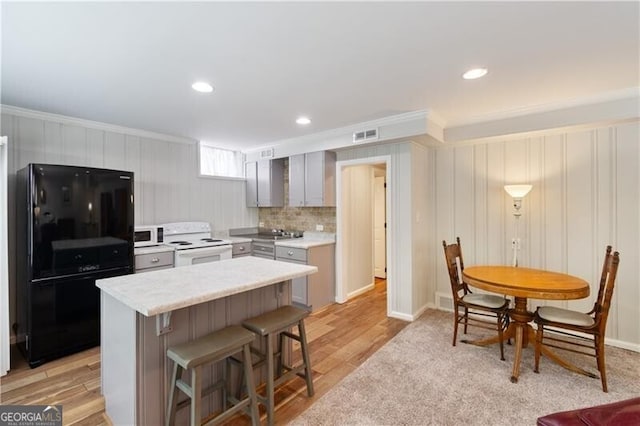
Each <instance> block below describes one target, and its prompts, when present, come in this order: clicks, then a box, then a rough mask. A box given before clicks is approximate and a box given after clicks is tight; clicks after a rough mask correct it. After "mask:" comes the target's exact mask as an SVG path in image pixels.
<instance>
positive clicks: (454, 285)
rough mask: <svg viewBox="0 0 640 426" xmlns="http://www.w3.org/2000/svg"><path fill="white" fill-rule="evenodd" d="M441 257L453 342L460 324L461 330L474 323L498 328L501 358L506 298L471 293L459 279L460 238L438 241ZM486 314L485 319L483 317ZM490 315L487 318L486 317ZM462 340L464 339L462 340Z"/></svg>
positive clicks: (505, 317) (481, 326)
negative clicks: (446, 275) (447, 286)
mask: <svg viewBox="0 0 640 426" xmlns="http://www.w3.org/2000/svg"><path fill="white" fill-rule="evenodd" d="M442 247H443V248H444V258H445V261H446V262H447V270H448V272H449V281H450V283H451V295H452V296H453V342H452V343H453V346H455V345H456V339H457V338H458V326H459V325H460V324H464V334H467V327H468V326H474V327H479V328H484V329H487V330H494V331H497V332H498V342H499V343H500V359H501V360H503V361H504V344H503V338H502V337H503V336H502V333H503V331H505V330H506V329H507V328H508V327H509V303H510V301H509V299H507V298H506V297H501V296H498V295H492V294H483V293H474V292H472V291H471V289H470V288H469V286H468V285H467V283H466V282H464V280H463V279H462V273H463V272H464V260H462V247H461V245H460V238H459V237H457V238H456V242H455V243H454V244H449V245H447V242H446V241H444V240H443V241H442ZM483 318H487V319H483ZM488 318H490V319H488ZM463 342H465V341H464V340H463Z"/></svg>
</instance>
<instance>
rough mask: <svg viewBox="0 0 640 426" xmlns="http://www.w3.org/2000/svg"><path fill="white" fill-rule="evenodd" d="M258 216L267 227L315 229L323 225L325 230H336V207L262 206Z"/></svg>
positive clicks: (333, 231)
mask: <svg viewBox="0 0 640 426" xmlns="http://www.w3.org/2000/svg"><path fill="white" fill-rule="evenodd" d="M258 217H259V219H258V220H259V221H260V223H264V225H262V226H263V227H265V228H277V229H286V230H296V231H315V230H316V225H322V226H323V227H324V229H323V231H324V232H332V233H335V232H336V208H335V207H288V206H286V207H261V208H260V211H259V213H258Z"/></svg>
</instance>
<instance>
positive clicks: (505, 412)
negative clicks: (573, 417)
mask: <svg viewBox="0 0 640 426" xmlns="http://www.w3.org/2000/svg"><path fill="white" fill-rule="evenodd" d="M452 322H453V319H452V314H451V313H447V312H441V311H434V310H429V311H427V312H426V313H425V314H424V315H423V316H422V317H421V318H420V319H418V320H417V321H415V322H413V323H412V324H410V325H409V326H407V327H406V328H405V329H404V330H403V331H401V332H400V333H399V334H398V335H397V336H396V337H394V338H393V339H392V340H391V341H389V342H388V343H387V344H386V345H385V346H384V347H382V348H381V349H380V350H379V351H378V352H376V353H375V354H373V355H372V356H371V357H370V358H369V359H368V360H367V361H365V363H364V364H362V365H361V366H360V367H358V368H357V369H356V370H355V371H354V372H353V373H351V374H350V375H349V376H347V377H346V378H345V379H344V380H342V381H341V382H340V383H338V385H336V387H334V388H333V389H331V390H330V391H329V392H328V393H327V394H326V395H324V396H323V397H322V398H320V399H319V400H318V401H317V402H316V403H315V404H313V405H312V406H311V407H310V408H309V409H308V410H306V411H305V412H303V413H302V414H301V415H300V416H299V417H297V418H296V419H294V421H293V422H292V424H295V425H314V426H315V425H400V424H402V425H535V424H536V419H537V418H538V417H540V416H542V415H546V414H550V413H553V412H557V411H565V410H571V409H576V408H580V407H585V406H591V405H598V404H605V403H609V402H614V401H620V400H623V399H628V398H633V397H638V396H640V354H638V353H636V352H632V351H627V350H623V349H619V348H614V347H610V346H607V348H606V355H607V376H608V386H609V393H604V392H602V388H601V385H600V379H591V378H588V377H585V376H582V375H579V374H575V373H572V372H570V371H568V370H565V369H564V368H562V367H560V366H559V365H557V364H555V363H553V362H552V361H550V360H548V359H547V358H544V357H543V358H542V359H541V361H540V374H536V373H534V372H533V345H530V346H529V348H527V349H524V351H523V359H522V363H521V367H520V370H521V372H520V380H519V381H518V383H511V381H510V376H511V369H512V366H513V357H514V347H513V346H510V345H505V357H506V361H500V349H499V346H498V345H494V346H490V347H477V346H473V345H467V344H463V343H458V345H457V346H456V347H453V346H451V338H452V331H453V325H452ZM481 331H482V332H484V330H481ZM461 332H462V327H461V329H460V333H461ZM470 336H473V334H471V329H470ZM476 336H477V335H476ZM569 355H572V354H569ZM567 358H568V359H571V360H575V361H576V363H577V365H580V366H583V367H585V368H586V369H587V370H588V371H595V372H597V370H596V368H595V359H594V358H590V357H584V356H582V357H581V356H578V355H574V356H568V357H567Z"/></svg>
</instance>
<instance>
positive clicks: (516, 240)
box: [511, 238, 520, 250]
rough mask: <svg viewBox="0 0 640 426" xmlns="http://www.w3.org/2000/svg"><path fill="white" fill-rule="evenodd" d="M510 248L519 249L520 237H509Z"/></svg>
mask: <svg viewBox="0 0 640 426" xmlns="http://www.w3.org/2000/svg"><path fill="white" fill-rule="evenodd" d="M511 248H512V249H516V250H520V238H512V239H511Z"/></svg>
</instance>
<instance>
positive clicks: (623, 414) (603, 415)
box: [537, 398, 640, 426]
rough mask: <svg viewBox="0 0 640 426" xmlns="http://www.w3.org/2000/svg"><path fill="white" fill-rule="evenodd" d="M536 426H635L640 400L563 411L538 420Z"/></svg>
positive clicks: (639, 414)
mask: <svg viewBox="0 0 640 426" xmlns="http://www.w3.org/2000/svg"><path fill="white" fill-rule="evenodd" d="M537 425H538V426H637V425H640V398H633V399H627V400H624V401H619V402H614V403H612V404H606V405H597V406H595V407H588V408H580V409H578V410H573V411H563V412H560V413H553V414H549V415H547V416H544V417H540V418H538V422H537Z"/></svg>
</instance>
